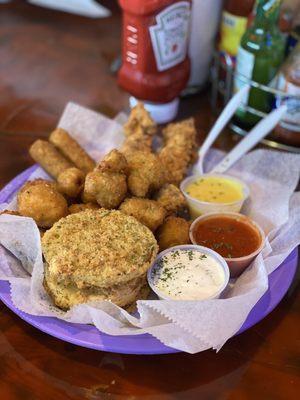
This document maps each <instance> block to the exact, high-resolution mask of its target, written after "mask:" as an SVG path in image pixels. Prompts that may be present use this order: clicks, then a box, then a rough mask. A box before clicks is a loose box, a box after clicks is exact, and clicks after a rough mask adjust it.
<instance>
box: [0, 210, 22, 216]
mask: <svg viewBox="0 0 300 400" xmlns="http://www.w3.org/2000/svg"><path fill="white" fill-rule="evenodd" d="M2 214H5V215H16V216H20V215H21V214H20V213H19V211H14V210H3V211H0V215H2Z"/></svg>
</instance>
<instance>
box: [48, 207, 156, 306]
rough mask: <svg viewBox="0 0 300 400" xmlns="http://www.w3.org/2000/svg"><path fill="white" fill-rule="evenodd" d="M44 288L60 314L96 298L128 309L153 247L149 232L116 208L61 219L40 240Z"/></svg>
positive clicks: (152, 256)
mask: <svg viewBox="0 0 300 400" xmlns="http://www.w3.org/2000/svg"><path fill="white" fill-rule="evenodd" d="M42 250H43V255H44V258H45V260H46V264H45V275H44V286H45V288H46V290H47V292H48V293H49V295H50V297H51V298H52V300H53V302H54V304H55V305H56V306H58V307H60V308H62V309H64V310H67V309H69V308H70V307H72V306H73V305H76V304H81V303H86V302H89V301H95V300H109V301H112V302H114V303H115V304H117V305H118V306H121V307H127V306H129V305H131V304H132V303H134V302H135V301H136V300H137V299H139V298H140V297H139V296H141V295H142V293H143V292H144V289H145V287H146V272H147V270H148V268H149V267H150V265H151V264H152V262H153V261H154V259H155V257H156V255H157V251H158V246H157V242H156V239H155V237H154V235H153V233H152V232H151V231H150V230H149V229H148V228H147V227H146V226H144V225H142V224H141V223H140V222H138V221H137V220H136V219H135V218H133V217H131V216H128V215H125V214H123V213H122V212H120V211H116V210H105V209H99V210H86V211H83V212H79V213H76V214H72V215H69V216H67V217H65V218H62V219H61V220H60V221H58V222H57V223H56V224H54V225H53V227H52V228H51V229H49V230H48V231H47V232H46V233H45V234H44V236H43V238H42Z"/></svg>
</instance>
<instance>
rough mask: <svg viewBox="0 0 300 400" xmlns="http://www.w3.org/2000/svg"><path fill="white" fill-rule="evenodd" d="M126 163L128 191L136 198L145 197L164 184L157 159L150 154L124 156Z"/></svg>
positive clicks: (161, 170)
mask: <svg viewBox="0 0 300 400" xmlns="http://www.w3.org/2000/svg"><path fill="white" fill-rule="evenodd" d="M126 158H127V162H128V171H129V172H128V181H127V183H128V189H129V191H130V193H131V194H133V195H134V196H137V197H146V196H148V195H149V194H151V193H152V192H153V191H155V190H158V189H160V188H161V187H162V186H163V184H164V183H165V174H164V170H163V166H162V163H161V162H160V160H159V158H158V157H157V156H156V155H155V154H152V153H146V152H142V151H136V152H134V153H131V154H128V155H126Z"/></svg>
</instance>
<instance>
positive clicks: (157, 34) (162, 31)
mask: <svg viewBox="0 0 300 400" xmlns="http://www.w3.org/2000/svg"><path fill="white" fill-rule="evenodd" d="M190 15H191V9H190V3H189V2H188V1H179V2H177V3H175V4H172V5H171V6H169V7H167V8H165V9H164V10H163V11H162V12H160V13H159V14H157V15H156V25H153V26H150V28H149V30H150V37H151V42H152V47H153V51H154V56H155V60H156V66H157V69H158V70H159V71H165V70H166V69H168V68H171V67H174V66H175V65H177V64H179V63H181V62H182V61H183V60H184V59H185V57H186V52H187V47H188V38H189V25H190Z"/></svg>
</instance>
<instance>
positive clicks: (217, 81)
mask: <svg viewBox="0 0 300 400" xmlns="http://www.w3.org/2000/svg"><path fill="white" fill-rule="evenodd" d="M235 76H238V77H239V79H241V80H242V81H244V82H245V83H248V84H249V85H251V87H254V88H259V89H261V90H263V91H264V92H266V93H268V94H271V95H274V96H276V98H284V99H287V98H289V99H294V100H296V101H298V102H299V104H300V96H295V95H287V93H286V92H282V91H279V90H277V89H274V88H272V87H269V86H266V85H262V84H260V83H258V82H255V81H252V80H250V79H248V78H247V77H245V76H243V75H240V74H237V73H236V72H235V69H234V65H233V62H232V59H231V58H230V56H228V55H226V54H223V55H222V59H221V55H220V53H219V52H217V51H216V52H215V53H214V57H213V63H212V67H211V91H212V92H211V105H212V109H213V110H214V111H215V112H218V111H219V106H220V102H219V101H218V100H219V98H220V97H221V98H222V103H223V104H222V105H223V106H225V105H226V104H227V103H228V101H229V100H230V98H231V97H232V91H233V82H234V78H235ZM244 108H245V110H246V111H248V112H250V113H251V114H254V115H256V116H258V117H261V118H263V117H265V116H266V115H267V114H265V113H264V112H262V111H260V110H257V109H255V108H252V107H249V106H244ZM229 127H230V128H231V130H232V131H233V132H235V133H237V134H238V135H241V136H245V135H247V133H248V132H247V131H246V130H244V129H242V128H241V127H240V126H238V125H237V124H236V123H234V122H233V121H232V122H231V123H230V124H229ZM299 131H300V126H299ZM299 134H300V133H299ZM262 143H263V144H265V145H267V146H270V147H273V148H277V149H281V150H286V151H290V152H293V153H300V147H295V146H292V145H288V144H284V143H280V142H279V141H277V140H275V139H273V138H272V137H269V136H268V137H267V138H266V139H263V140H262Z"/></svg>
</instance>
